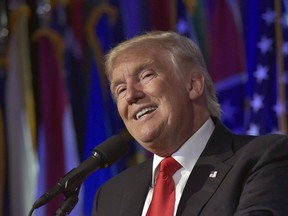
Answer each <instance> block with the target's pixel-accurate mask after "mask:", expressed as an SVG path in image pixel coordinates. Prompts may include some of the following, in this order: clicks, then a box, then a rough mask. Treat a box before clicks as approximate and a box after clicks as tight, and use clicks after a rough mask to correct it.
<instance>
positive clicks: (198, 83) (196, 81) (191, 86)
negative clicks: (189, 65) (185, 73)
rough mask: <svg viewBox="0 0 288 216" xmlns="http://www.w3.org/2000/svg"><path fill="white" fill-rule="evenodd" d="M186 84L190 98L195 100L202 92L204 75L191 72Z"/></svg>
mask: <svg viewBox="0 0 288 216" xmlns="http://www.w3.org/2000/svg"><path fill="white" fill-rule="evenodd" d="M188 81H189V83H188V85H187V87H188V91H189V96H190V99H191V100H195V99H197V98H199V97H201V96H202V95H203V94H204V89H205V81H204V76H203V74H201V73H200V72H192V73H191V75H190V76H189V80H188Z"/></svg>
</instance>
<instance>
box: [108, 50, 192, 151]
mask: <svg viewBox="0 0 288 216" xmlns="http://www.w3.org/2000/svg"><path fill="white" fill-rule="evenodd" d="M174 70H175V68H174V66H173V65H172V63H171V62H170V61H169V57H168V55H167V53H166V52H165V51H164V50H159V49H158V50H157V49H153V48H151V47H149V48H145V47H142V48H137V49H135V48H134V49H132V50H128V51H126V52H125V53H124V54H121V55H120V56H119V57H118V58H117V59H116V61H115V62H114V65H113V69H112V73H111V74H112V76H111V90H112V93H113V94H114V96H115V98H116V101H117V107H118V111H119V114H120V116H121V118H122V119H123V121H124V123H125V125H126V127H127V129H128V131H129V132H130V133H131V135H132V136H133V137H134V138H135V139H136V140H137V141H138V142H139V143H140V144H141V145H142V146H143V147H144V148H146V149H147V150H148V151H151V152H153V153H156V154H158V155H161V156H166V155H170V154H172V153H173V152H174V151H176V150H177V149H178V148H179V147H180V146H181V145H182V144H183V142H185V141H186V139H188V138H189V137H190V136H191V133H192V130H193V123H192V122H193V121H192V120H193V109H192V106H191V100H190V98H189V90H188V85H189V81H188V80H185V79H183V78H182V79H181V78H180V76H177V75H176V72H175V71H174Z"/></svg>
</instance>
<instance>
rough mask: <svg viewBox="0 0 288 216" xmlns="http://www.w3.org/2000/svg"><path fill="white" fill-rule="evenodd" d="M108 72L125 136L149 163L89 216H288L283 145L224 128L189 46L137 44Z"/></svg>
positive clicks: (112, 186)
mask: <svg viewBox="0 0 288 216" xmlns="http://www.w3.org/2000/svg"><path fill="white" fill-rule="evenodd" d="M106 72H107V76H108V78H109V81H110V83H111V92H112V94H113V96H114V98H115V102H116V104H117V107H118V111H119V114H120V116H121V118H122V120H123V122H124V123H125V126H126V128H127V129H128V131H129V132H130V134H131V135H132V136H133V137H134V138H135V139H136V140H137V142H138V143H139V144H140V145H142V146H143V147H144V148H145V149H146V150H148V151H150V152H152V153H153V154H154V156H153V158H152V159H151V160H147V161H145V162H144V163H142V164H139V165H137V166H134V167H131V168H129V169H127V170H125V171H124V172H122V173H120V174H119V175H117V176H115V177H114V178H112V179H111V180H109V181H108V182H107V183H105V184H104V185H103V186H102V187H101V188H100V189H99V191H98V192H97V194H96V197H95V205H94V210H93V215H97V216H110V215H111V216H117V215H123V216H128V215H129V216H130V215H133V216H134V215H135V216H136V215H139V216H140V215H143V216H144V215H149V216H152V215H154V216H162V215H163V216H168V215H169V216H172V215H178V216H180V215H187V216H188V215H209V216H211V215H221V216H225V215H227V216H228V215H288V208H287V206H288V199H287V194H288V181H287V179H288V139H287V137H286V136H281V135H267V136H263V137H252V136H244V135H242V136H240V135H235V134H233V133H232V132H230V131H229V130H228V129H227V128H225V126H224V125H223V124H222V123H221V122H220V120H219V118H220V113H221V111H220V105H219V104H218V101H217V97H216V94H215V90H214V87H213V83H212V81H211V78H210V76H209V74H208V72H207V69H206V65H205V62H204V60H203V57H202V54H201V52H200V50H199V48H198V47H197V45H196V44H195V43H193V42H192V41H191V40H189V39H188V38H186V37H183V36H180V35H178V34H177V33H173V32H150V33H147V34H144V35H140V36H137V37H135V38H132V39H130V40H128V41H126V42H123V43H121V44H120V45H118V46H117V47H115V48H114V49H112V50H111V52H110V53H109V54H108V55H107V58H106ZM167 161H168V162H167ZM164 164H165V165H164ZM166 164H169V166H168V168H167V166H166ZM171 164H172V165H171ZM163 167H166V168H163ZM174 168H175V169H174ZM169 170H170V171H169ZM171 170H173V172H172V171H171ZM163 173H165V174H164V175H163ZM162 175H163V176H164V177H163V179H164V181H163V182H162V183H160V182H161V179H162ZM167 179H168V180H167ZM167 182H169V184H168V183H167Z"/></svg>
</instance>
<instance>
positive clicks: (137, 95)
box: [125, 83, 145, 104]
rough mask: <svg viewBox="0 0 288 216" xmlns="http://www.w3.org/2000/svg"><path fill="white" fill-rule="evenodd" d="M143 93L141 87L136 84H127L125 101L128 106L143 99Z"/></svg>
mask: <svg viewBox="0 0 288 216" xmlns="http://www.w3.org/2000/svg"><path fill="white" fill-rule="evenodd" d="M144 96H145V93H144V92H143V89H142V87H141V86H140V85H139V83H138V84H133V83H130V84H127V89H126V94H125V99H126V101H127V102H128V103H129V104H133V103H136V102H137V101H138V100H139V99H141V98H143V97H144Z"/></svg>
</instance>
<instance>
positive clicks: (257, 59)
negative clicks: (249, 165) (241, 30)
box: [244, 0, 288, 135]
mask: <svg viewBox="0 0 288 216" xmlns="http://www.w3.org/2000/svg"><path fill="white" fill-rule="evenodd" d="M252 2H253V1H252ZM285 2H286V3H287V1H280V0H275V1H271V0H264V1H258V3H257V7H254V8H253V9H254V13H250V14H251V17H248V20H249V21H250V23H248V22H247V25H250V28H251V30H252V28H253V29H254V31H248V32H249V34H248V35H247V37H246V40H247V43H246V44H247V73H248V81H247V103H246V112H245V117H246V118H245V125H244V130H245V131H246V133H247V134H250V135H260V134H265V133H271V132H272V133H287V104H286V99H287V96H286V95H287V90H286V89H287V81H288V80H287V72H288V71H287V64H288V38H287V36H288V35H287V31H288V14H287V6H288V5H287V4H285ZM252 4H253V3H252ZM251 7H252V5H251Z"/></svg>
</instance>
